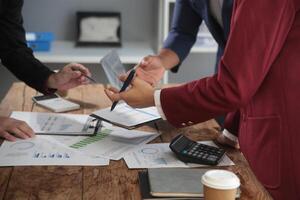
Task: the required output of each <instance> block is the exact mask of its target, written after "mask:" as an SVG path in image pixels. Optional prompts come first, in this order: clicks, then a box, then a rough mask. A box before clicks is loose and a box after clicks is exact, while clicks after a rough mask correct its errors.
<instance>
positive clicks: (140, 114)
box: [90, 103, 161, 130]
mask: <svg viewBox="0 0 300 200" xmlns="http://www.w3.org/2000/svg"><path fill="white" fill-rule="evenodd" d="M90 116H91V117H94V118H98V119H100V120H103V121H106V122H109V123H111V124H114V125H116V126H119V127H122V128H126V129H129V130H131V129H134V128H137V127H139V126H142V125H144V124H146V123H150V122H153V121H156V120H159V119H161V116H160V115H159V113H158V111H157V109H156V107H149V108H143V109H135V108H132V107H130V106H128V105H127V104H126V103H119V104H118V105H117V106H116V109H115V110H114V111H110V107H108V108H104V109H100V110H98V111H96V112H94V113H92V114H91V115H90Z"/></svg>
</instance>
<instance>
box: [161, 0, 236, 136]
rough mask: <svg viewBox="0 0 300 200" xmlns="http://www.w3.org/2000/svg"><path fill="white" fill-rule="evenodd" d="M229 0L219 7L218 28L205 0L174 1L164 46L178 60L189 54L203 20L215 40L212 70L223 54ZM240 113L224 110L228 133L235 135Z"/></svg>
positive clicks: (229, 12)
mask: <svg viewBox="0 0 300 200" xmlns="http://www.w3.org/2000/svg"><path fill="white" fill-rule="evenodd" d="M232 4H233V0H224V3H223V7H222V21H223V27H224V28H222V27H221V26H220V25H219V23H218V22H217V21H216V19H215V18H214V17H213V16H212V14H211V11H210V7H209V0H177V1H176V4H175V8H174V13H173V19H172V26H171V30H170V33H169V34H168V37H167V39H166V41H165V42H164V48H167V49H171V50H172V51H174V52H175V53H176V54H177V55H178V57H179V59H180V62H182V61H183V60H184V59H185V58H186V56H187V55H188V54H189V52H190V50H191V48H192V47H193V45H194V43H195V41H196V38H197V33H198V29H199V26H200V25H201V23H203V22H205V24H206V25H207V27H208V29H209V31H210V32H211V34H212V36H213V37H214V39H215V40H216V42H217V43H218V45H219V46H218V52H217V59H216V71H217V66H218V63H219V61H220V58H221V56H222V55H223V53H224V49H225V46H226V42H227V38H228V35H229V31H230V20H231V15H232V7H233V5H232ZM179 66H180V65H178V66H177V67H174V68H173V69H172V71H173V72H177V71H178V68H179ZM239 118H240V113H239V112H238V111H236V112H230V113H227V115H226V118H225V121H224V124H223V126H224V128H226V129H227V130H229V131H230V132H231V133H233V134H235V135H237V133H238V127H239Z"/></svg>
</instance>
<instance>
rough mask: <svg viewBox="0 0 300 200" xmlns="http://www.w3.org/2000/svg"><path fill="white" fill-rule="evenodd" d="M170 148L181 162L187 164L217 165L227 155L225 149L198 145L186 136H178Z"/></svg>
mask: <svg viewBox="0 0 300 200" xmlns="http://www.w3.org/2000/svg"><path fill="white" fill-rule="evenodd" d="M170 148H171V150H172V151H173V152H174V153H175V154H176V156H177V157H178V158H179V160H181V161H183V162H186V163H198V164H204V165H217V164H218V163H219V161H220V160H221V159H222V157H223V156H224V155H225V150H224V149H221V148H218V147H212V146H209V145H205V144H200V143H197V142H195V141H193V140H190V139H189V138H187V137H185V136H184V135H178V136H176V137H175V138H174V139H173V140H172V142H171V143H170Z"/></svg>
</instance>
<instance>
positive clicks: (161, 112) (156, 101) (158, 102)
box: [154, 90, 167, 120]
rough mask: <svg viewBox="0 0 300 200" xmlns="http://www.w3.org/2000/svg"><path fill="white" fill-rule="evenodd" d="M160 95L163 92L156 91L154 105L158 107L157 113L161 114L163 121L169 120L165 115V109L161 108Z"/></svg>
mask: <svg viewBox="0 0 300 200" xmlns="http://www.w3.org/2000/svg"><path fill="white" fill-rule="evenodd" d="M160 93H161V90H155V91H154V103H155V106H156V108H157V111H158V113H159V114H160V116H161V118H162V119H163V120H167V118H166V116H165V113H164V111H163V109H162V107H161V102H160Z"/></svg>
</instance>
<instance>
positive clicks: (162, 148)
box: [124, 141, 234, 169]
mask: <svg viewBox="0 0 300 200" xmlns="http://www.w3.org/2000/svg"><path fill="white" fill-rule="evenodd" d="M201 143H205V144H208V145H211V146H216V145H215V144H214V143H213V142H212V141H204V142H201ZM124 160H125V162H126V164H127V166H128V168H130V169H139V168H177V167H178V168H189V167H204V166H206V165H200V164H190V163H189V164H187V163H184V162H182V161H180V160H178V159H177V158H176V156H175V154H174V153H173V152H172V151H171V149H170V148H169V143H159V144H145V145H143V146H140V147H139V148H136V149H135V150H134V151H132V152H131V153H129V154H127V155H126V156H125V157H124ZM229 165H234V163H233V162H232V161H231V160H230V158H229V157H228V156H227V155H225V156H224V157H223V160H221V162H220V163H219V165H218V166H229Z"/></svg>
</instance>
